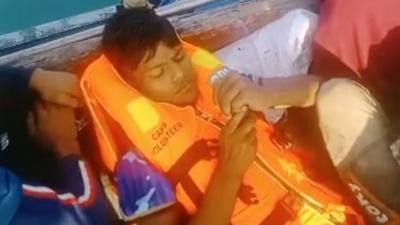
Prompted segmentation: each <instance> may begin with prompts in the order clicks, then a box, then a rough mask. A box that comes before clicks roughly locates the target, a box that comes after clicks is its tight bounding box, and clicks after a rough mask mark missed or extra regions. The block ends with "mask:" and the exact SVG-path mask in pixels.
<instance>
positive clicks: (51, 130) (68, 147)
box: [28, 102, 80, 157]
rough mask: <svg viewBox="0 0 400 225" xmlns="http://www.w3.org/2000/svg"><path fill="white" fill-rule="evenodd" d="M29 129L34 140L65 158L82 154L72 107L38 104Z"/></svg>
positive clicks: (31, 114)
mask: <svg viewBox="0 0 400 225" xmlns="http://www.w3.org/2000/svg"><path fill="white" fill-rule="evenodd" d="M28 128H29V132H30V134H31V136H32V137H33V138H34V140H35V141H36V142H37V143H38V144H39V145H41V146H43V147H48V148H50V149H52V150H54V151H56V152H57V153H58V155H59V156H61V157H64V156H67V155H70V154H80V149H79V144H78V141H77V136H78V134H77V127H76V125H75V115H74V111H73V109H72V108H70V107H65V106H60V105H55V104H50V103H46V102H38V103H37V104H36V107H35V112H31V113H30V114H29V116H28Z"/></svg>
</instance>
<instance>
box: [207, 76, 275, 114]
mask: <svg viewBox="0 0 400 225" xmlns="http://www.w3.org/2000/svg"><path fill="white" fill-rule="evenodd" d="M214 100H215V102H216V103H217V104H218V105H219V106H220V108H221V109H222V111H223V112H224V113H225V114H226V115H228V116H231V115H233V114H235V113H239V112H245V111H247V110H248V109H251V110H253V111H256V112H260V111H262V110H265V109H266V108H268V107H269V106H270V105H269V104H268V96H267V93H266V90H264V89H263V87H261V86H259V85H256V84H253V83H252V82H251V81H249V80H248V79H247V78H245V77H243V76H242V75H240V74H239V73H238V72H235V71H232V74H229V75H227V76H226V77H225V78H223V79H221V80H218V81H216V82H215V84H214Z"/></svg>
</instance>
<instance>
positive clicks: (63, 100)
mask: <svg viewBox="0 0 400 225" xmlns="http://www.w3.org/2000/svg"><path fill="white" fill-rule="evenodd" d="M30 87H31V88H32V89H33V90H35V91H37V92H38V93H39V96H40V97H41V98H42V99H43V100H45V101H48V102H52V103H54V104H58V105H64V106H70V107H73V108H76V107H78V106H79V103H80V102H81V93H80V89H79V80H78V78H77V77H76V76H75V75H74V74H71V73H67V72H58V71H49V70H43V69H36V70H35V71H34V72H33V74H32V77H31V80H30Z"/></svg>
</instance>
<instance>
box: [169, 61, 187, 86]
mask: <svg viewBox="0 0 400 225" xmlns="http://www.w3.org/2000/svg"><path fill="white" fill-rule="evenodd" d="M170 68H171V72H172V80H173V81H174V82H180V81H181V80H182V78H183V76H184V73H183V70H182V68H181V67H180V66H179V64H177V63H175V62H171V63H170Z"/></svg>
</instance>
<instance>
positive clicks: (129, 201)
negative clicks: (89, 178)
mask: <svg viewBox="0 0 400 225" xmlns="http://www.w3.org/2000/svg"><path fill="white" fill-rule="evenodd" d="M116 179H117V186H118V192H119V195H120V196H119V197H120V207H121V210H122V213H123V214H124V216H125V217H128V218H129V219H136V218H140V217H143V216H145V215H148V214H151V213H153V212H155V211H158V210H161V209H164V208H166V207H168V206H171V205H173V204H174V203H175V202H176V198H175V190H174V188H173V185H172V183H171V182H170V181H169V180H168V179H167V178H166V177H165V176H164V174H163V173H162V172H160V171H158V170H157V169H155V168H154V167H153V166H152V165H150V164H149V163H148V162H147V161H146V160H145V159H144V158H142V157H141V156H140V155H139V154H138V153H135V152H133V151H130V152H127V153H126V154H125V155H124V156H123V157H122V159H121V160H120V162H118V164H117V167H116Z"/></svg>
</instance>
